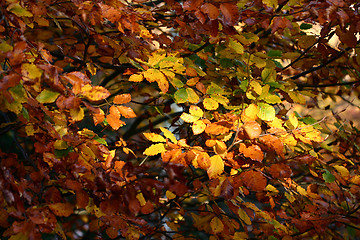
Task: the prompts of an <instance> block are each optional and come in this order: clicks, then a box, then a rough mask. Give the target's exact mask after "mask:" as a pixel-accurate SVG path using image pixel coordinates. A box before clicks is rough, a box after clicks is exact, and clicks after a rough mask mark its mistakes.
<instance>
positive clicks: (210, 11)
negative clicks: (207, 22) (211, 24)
mask: <svg viewBox="0 0 360 240" xmlns="http://www.w3.org/2000/svg"><path fill="white" fill-rule="evenodd" d="M201 11H202V12H203V13H206V14H207V15H208V16H209V18H210V19H211V20H215V19H216V18H217V17H218V16H219V14H220V12H219V9H218V8H217V7H215V6H214V5H213V4H211V3H204V4H203V5H202V6H201Z"/></svg>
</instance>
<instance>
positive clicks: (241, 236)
mask: <svg viewBox="0 0 360 240" xmlns="http://www.w3.org/2000/svg"><path fill="white" fill-rule="evenodd" d="M248 238H249V237H248V235H247V234H246V233H245V232H236V233H235V234H234V237H233V240H246V239H248Z"/></svg>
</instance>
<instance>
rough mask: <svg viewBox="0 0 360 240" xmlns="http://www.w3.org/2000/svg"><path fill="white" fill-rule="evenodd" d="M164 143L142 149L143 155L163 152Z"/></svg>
mask: <svg viewBox="0 0 360 240" xmlns="http://www.w3.org/2000/svg"><path fill="white" fill-rule="evenodd" d="M165 151H166V149H165V145H164V144H163V143H157V144H153V145H151V146H150V147H148V148H147V149H145V151H144V155H147V156H155V155H157V154H159V153H163V152H165Z"/></svg>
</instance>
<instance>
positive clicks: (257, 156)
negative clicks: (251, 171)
mask: <svg viewBox="0 0 360 240" xmlns="http://www.w3.org/2000/svg"><path fill="white" fill-rule="evenodd" d="M239 152H240V153H242V154H244V156H245V157H248V158H250V159H251V160H254V161H258V162H261V161H262V160H263V159H264V153H263V151H262V150H261V148H260V147H259V146H258V145H256V144H252V145H250V146H248V147H247V146H246V145H245V144H244V143H240V146H239Z"/></svg>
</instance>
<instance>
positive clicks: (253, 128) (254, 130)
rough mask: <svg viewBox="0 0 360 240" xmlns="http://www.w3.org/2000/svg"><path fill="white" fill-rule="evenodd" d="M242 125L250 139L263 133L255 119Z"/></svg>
mask: <svg viewBox="0 0 360 240" xmlns="http://www.w3.org/2000/svg"><path fill="white" fill-rule="evenodd" d="M242 127H243V128H244V130H245V132H246V133H247V135H248V136H249V138H250V139H254V138H258V137H259V136H260V134H261V126H260V124H259V123H257V122H255V121H251V122H246V123H245V124H244V125H243V126H242Z"/></svg>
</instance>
